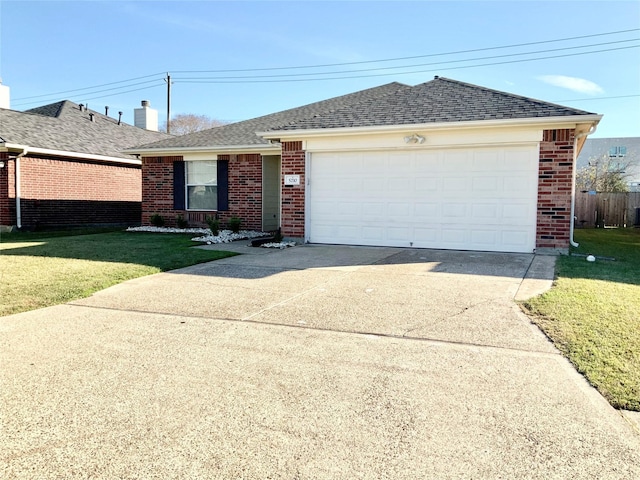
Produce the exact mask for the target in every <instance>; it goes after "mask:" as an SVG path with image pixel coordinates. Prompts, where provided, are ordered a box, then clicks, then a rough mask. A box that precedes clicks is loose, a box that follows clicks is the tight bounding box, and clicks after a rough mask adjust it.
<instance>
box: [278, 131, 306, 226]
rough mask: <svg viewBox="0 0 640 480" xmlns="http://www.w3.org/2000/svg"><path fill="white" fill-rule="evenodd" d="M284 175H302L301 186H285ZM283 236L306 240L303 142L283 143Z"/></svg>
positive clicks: (281, 221)
mask: <svg viewBox="0 0 640 480" xmlns="http://www.w3.org/2000/svg"><path fill="white" fill-rule="evenodd" d="M284 175H300V185H284ZM282 178H283V180H282V182H283V183H282V217H281V220H280V223H281V225H282V234H283V235H284V236H287V237H295V238H304V196H305V152H304V150H302V142H283V143H282Z"/></svg>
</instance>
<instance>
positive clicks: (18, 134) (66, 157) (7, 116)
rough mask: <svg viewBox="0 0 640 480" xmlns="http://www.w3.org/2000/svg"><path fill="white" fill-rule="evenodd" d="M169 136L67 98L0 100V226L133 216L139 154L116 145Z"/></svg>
mask: <svg viewBox="0 0 640 480" xmlns="http://www.w3.org/2000/svg"><path fill="white" fill-rule="evenodd" d="M142 110H144V109H142ZM169 137H170V136H169V135H166V134H164V133H159V132H157V131H150V130H145V129H142V128H138V127H135V126H131V125H127V124H125V123H122V122H120V121H119V120H116V119H114V118H111V117H109V116H107V115H103V114H100V113H98V112H95V111H93V110H88V109H87V108H84V106H82V105H77V104H75V103H73V102H70V101H62V102H57V103H54V104H51V105H45V106H42V107H38V108H34V109H31V110H27V111H25V112H18V111H15V110H10V109H7V108H0V165H1V167H0V228H2V229H4V230H8V229H12V228H13V227H18V228H25V229H37V228H60V227H74V226H82V225H137V224H139V223H140V211H141V191H142V177H141V161H140V160H139V159H138V158H136V157H135V156H134V155H131V154H125V153H122V150H123V149H124V148H127V147H132V146H135V145H139V144H141V143H148V142H150V141H158V140H162V139H166V138H169Z"/></svg>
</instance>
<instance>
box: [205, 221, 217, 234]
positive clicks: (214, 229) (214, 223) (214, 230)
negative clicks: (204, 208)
mask: <svg viewBox="0 0 640 480" xmlns="http://www.w3.org/2000/svg"><path fill="white" fill-rule="evenodd" d="M205 221H206V222H207V225H209V230H211V234H212V235H213V236H214V237H217V236H218V234H219V233H220V220H218V218H217V217H207V218H206V220H205Z"/></svg>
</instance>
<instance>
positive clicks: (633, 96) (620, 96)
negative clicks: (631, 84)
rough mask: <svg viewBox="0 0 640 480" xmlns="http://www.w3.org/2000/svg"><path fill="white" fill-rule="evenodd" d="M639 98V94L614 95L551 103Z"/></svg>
mask: <svg viewBox="0 0 640 480" xmlns="http://www.w3.org/2000/svg"><path fill="white" fill-rule="evenodd" d="M635 97H640V94H635V95H616V96H614V97H591V98H572V99H571V100H553V103H561V102H564V103H567V102H587V101H590V100H612V99H615V98H635Z"/></svg>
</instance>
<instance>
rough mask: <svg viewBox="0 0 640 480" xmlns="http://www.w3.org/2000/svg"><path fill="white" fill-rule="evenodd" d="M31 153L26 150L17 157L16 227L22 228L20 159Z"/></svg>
mask: <svg viewBox="0 0 640 480" xmlns="http://www.w3.org/2000/svg"><path fill="white" fill-rule="evenodd" d="M28 152H29V151H28V150H27V149H26V148H25V149H23V150H22V152H21V153H19V154H18V155H16V158H15V162H16V163H15V165H16V171H15V175H16V227H18V228H22V209H21V208H20V193H21V192H20V158H21V157H24V156H25V155H26V154H27V153H28Z"/></svg>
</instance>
